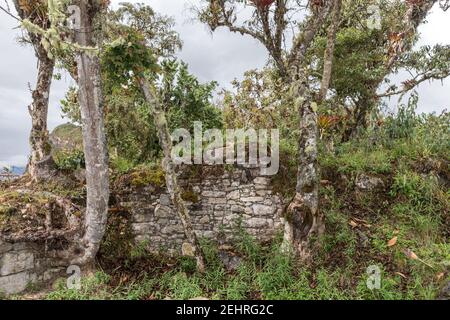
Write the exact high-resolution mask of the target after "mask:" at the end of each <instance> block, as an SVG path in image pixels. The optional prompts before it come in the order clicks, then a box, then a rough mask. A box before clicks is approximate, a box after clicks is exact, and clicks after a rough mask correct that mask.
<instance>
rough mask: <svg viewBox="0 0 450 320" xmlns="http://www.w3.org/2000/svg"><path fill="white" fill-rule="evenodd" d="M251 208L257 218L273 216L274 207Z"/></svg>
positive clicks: (260, 206) (254, 206)
mask: <svg viewBox="0 0 450 320" xmlns="http://www.w3.org/2000/svg"><path fill="white" fill-rule="evenodd" d="M252 208H253V212H254V213H255V215H258V216H265V215H273V214H274V212H275V210H276V208H275V207H272V206H265V205H261V204H254V205H253V207H252Z"/></svg>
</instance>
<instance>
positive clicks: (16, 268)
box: [0, 251, 34, 276]
mask: <svg viewBox="0 0 450 320" xmlns="http://www.w3.org/2000/svg"><path fill="white" fill-rule="evenodd" d="M0 266H1V267H0V275H1V276H7V275H10V274H13V273H18V272H22V271H25V270H29V269H32V268H33V266H34V255H33V254H32V253H31V252H27V251H19V252H14V251H12V252H7V253H5V254H4V255H3V257H2V258H1V259H0Z"/></svg>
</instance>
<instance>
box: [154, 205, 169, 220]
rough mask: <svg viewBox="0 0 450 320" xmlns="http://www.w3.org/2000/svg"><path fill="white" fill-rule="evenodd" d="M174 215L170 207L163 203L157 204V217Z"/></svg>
mask: <svg viewBox="0 0 450 320" xmlns="http://www.w3.org/2000/svg"><path fill="white" fill-rule="evenodd" d="M170 216H172V212H171V210H170V208H169V207H166V206H163V205H157V206H156V208H155V217H157V218H168V217H170Z"/></svg>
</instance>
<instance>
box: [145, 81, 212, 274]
mask: <svg viewBox="0 0 450 320" xmlns="http://www.w3.org/2000/svg"><path fill="white" fill-rule="evenodd" d="M138 81H139V84H140V87H141V89H142V91H143V93H144V96H145V99H146V101H147V103H148V106H149V108H150V110H151V113H152V115H153V118H154V123H155V127H156V131H157V133H158V138H159V142H160V144H161V147H162V149H163V153H164V158H163V161H162V167H163V170H164V173H165V178H166V187H167V191H168V192H169V194H170V198H171V200H172V203H173V205H174V206H175V208H176V210H177V214H178V217H179V218H180V221H181V224H182V225H183V228H184V233H185V235H186V238H187V240H188V242H189V245H190V246H191V249H192V250H189V251H192V254H193V255H194V256H195V258H196V261H197V270H198V271H199V272H202V273H203V272H204V271H205V260H204V257H203V252H202V250H201V247H200V244H199V242H198V239H197V235H196V234H195V231H194V228H193V227H192V221H191V216H190V214H189V209H188V208H187V206H186V204H185V202H184V200H183V198H182V197H181V194H182V193H181V190H180V187H179V184H178V178H177V175H176V172H175V166H174V163H173V161H172V155H171V154H172V137H171V135H170V131H169V126H168V124H167V119H166V114H165V112H164V110H163V108H162V106H161V103H160V101H159V99H158V98H157V96H156V94H155V93H154V92H153V91H152V88H151V87H150V84H149V83H148V81H147V80H146V79H145V78H144V77H139V78H138Z"/></svg>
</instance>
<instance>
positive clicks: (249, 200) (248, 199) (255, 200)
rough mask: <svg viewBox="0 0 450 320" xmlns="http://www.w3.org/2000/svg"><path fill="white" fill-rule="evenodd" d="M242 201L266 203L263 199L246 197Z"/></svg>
mask: <svg viewBox="0 0 450 320" xmlns="http://www.w3.org/2000/svg"><path fill="white" fill-rule="evenodd" d="M241 200H242V201H244V202H262V201H264V198H263V197H244V198H241Z"/></svg>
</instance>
